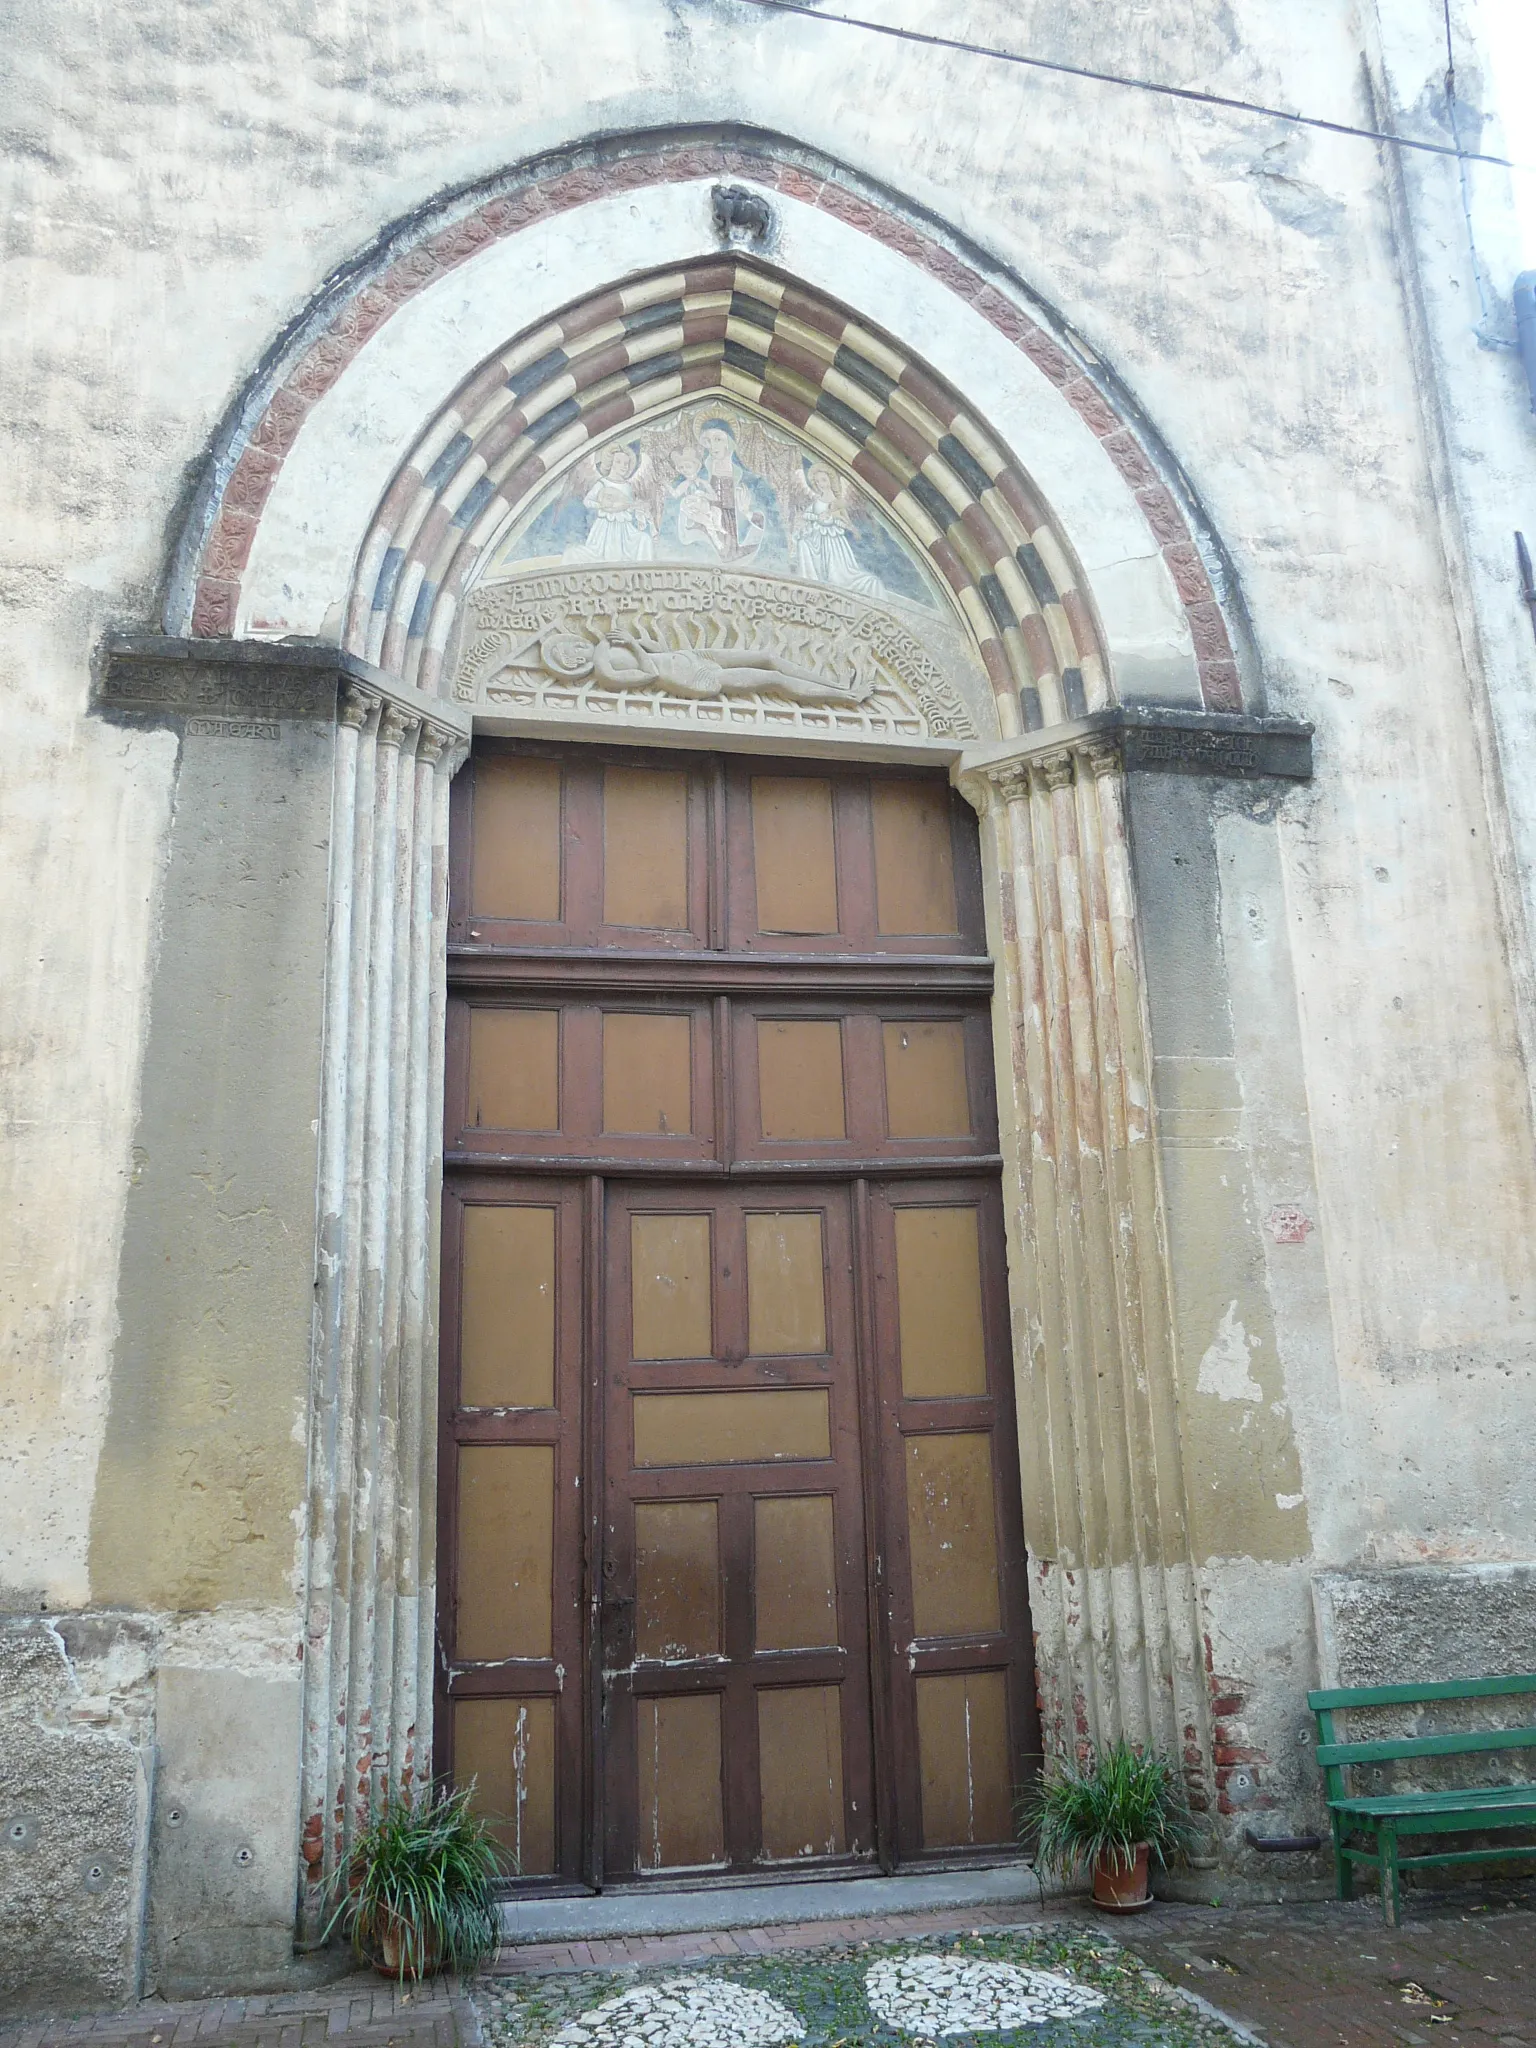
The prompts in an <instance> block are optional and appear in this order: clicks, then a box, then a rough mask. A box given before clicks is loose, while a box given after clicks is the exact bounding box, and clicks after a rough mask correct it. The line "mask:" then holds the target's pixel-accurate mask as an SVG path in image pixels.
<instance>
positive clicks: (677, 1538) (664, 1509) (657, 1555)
mask: <svg viewBox="0 0 1536 2048" xmlns="http://www.w3.org/2000/svg"><path fill="white" fill-rule="evenodd" d="M635 1582H636V1594H635V1655H636V1656H637V1657H649V1658H654V1659H658V1660H660V1661H661V1662H664V1663H668V1662H670V1663H675V1662H677V1661H678V1659H680V1658H691V1657H716V1656H718V1655H719V1654H720V1505H719V1502H718V1501H712V1500H644V1501H639V1502H637V1503H636V1506H635Z"/></svg>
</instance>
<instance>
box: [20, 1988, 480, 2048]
mask: <svg viewBox="0 0 1536 2048" xmlns="http://www.w3.org/2000/svg"><path fill="white" fill-rule="evenodd" d="M342 2037H344V2038H345V2039H346V2041H347V2043H348V2044H349V2048H480V2043H481V2039H482V2036H481V2031H480V2020H479V2016H478V2014H477V2013H476V2011H475V2008H474V2006H473V2005H472V2004H471V2002H470V2000H469V1999H468V1998H467V1997H466V1996H465V1995H464V1992H463V1989H462V1987H461V1986H460V1985H459V1983H458V1981H457V1980H456V1979H454V1978H448V1977H440V1978H437V1979H435V1980H434V1981H433V1982H431V1983H427V1984H417V1985H412V1986H410V1987H408V1988H407V1989H406V1990H404V1991H402V1990H401V1989H400V1987H399V1986H398V1985H396V1984H391V1983H388V1982H386V1981H384V1980H383V1979H381V1978H379V1977H377V1976H375V1975H373V1974H372V1973H371V1972H368V1973H364V1972H361V1971H359V1972H357V1973H355V1974H353V1975H349V1976H346V1977H343V1978H340V1979H339V1980H337V1981H336V1982H335V1983H332V1984H328V1985H326V1986H325V1988H324V1989H323V1990H319V1991H281V1992H268V1993H262V1994H253V1995H252V1996H251V1997H249V1998H209V1999H187V2000H185V2001H181V2000H178V2001H176V2002H175V2003H170V2002H167V2001H166V2000H163V1999H146V2000H145V2001H144V2002H143V2003H142V2004H140V2005H135V2006H130V2007H129V2008H128V2009H127V2010H126V2011H124V2012H115V2013H98V2014H91V2015H87V2016H85V2017H81V2018H75V2019H48V2020H30V2021H28V2020H22V2021H6V2022H0V2048H63V2044H65V2043H72V2042H77V2041H88V2042H89V2043H90V2044H91V2048H189V2044H191V2043H193V2042H195V2043H197V2048H320V2044H321V2043H323V2042H334V2041H336V2040H338V2039H340V2038H342Z"/></svg>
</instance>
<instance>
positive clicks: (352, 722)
mask: <svg viewBox="0 0 1536 2048" xmlns="http://www.w3.org/2000/svg"><path fill="white" fill-rule="evenodd" d="M382 701H383V700H382V698H381V697H380V696H379V693H378V691H377V690H370V689H367V688H365V687H364V685H363V684H361V683H351V682H348V683H343V684H342V686H341V696H340V698H339V699H338V701H337V705H336V723H337V724H338V725H345V726H350V727H351V729H352V730H353V731H354V732H360V731H361V730H362V728H363V727H364V726H365V725H366V724H367V723H368V714H369V712H370V711H375V710H377V709H378V706H379V705H380V703H382Z"/></svg>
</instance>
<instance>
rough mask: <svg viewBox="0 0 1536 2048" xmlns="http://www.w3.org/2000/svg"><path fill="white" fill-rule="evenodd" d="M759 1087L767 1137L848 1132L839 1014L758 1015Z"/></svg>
mask: <svg viewBox="0 0 1536 2048" xmlns="http://www.w3.org/2000/svg"><path fill="white" fill-rule="evenodd" d="M757 1089H758V1098H757V1099H758V1116H759V1119H760V1121H761V1124H762V1132H763V1136H764V1137H765V1138H768V1139H773V1140H776V1141H778V1142H779V1143H781V1144H783V1143H787V1142H789V1141H790V1140H792V1139H796V1138H800V1139H804V1138H815V1139H820V1140H830V1139H836V1138H845V1137H846V1136H847V1135H848V1113H847V1105H846V1101H845V1098H844V1092H843V1027H842V1025H841V1024H840V1023H839V1022H838V1021H837V1019H836V1018H835V1017H830V1018H810V1019H804V1020H799V1021H797V1020H795V1019H793V1018H787V1017H759V1018H758V1020H757Z"/></svg>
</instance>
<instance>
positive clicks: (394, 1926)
mask: <svg viewBox="0 0 1536 2048" xmlns="http://www.w3.org/2000/svg"><path fill="white" fill-rule="evenodd" d="M407 1940H408V1936H407V1934H406V1932H405V1929H404V1927H403V1926H402V1923H401V1922H400V1921H398V1920H395V1919H392V1918H391V1919H388V1920H385V1921H384V1922H383V1923H382V1924H381V1925H380V1928H379V1946H378V1952H377V1954H376V1956H375V1957H374V1964H373V1967H374V1968H375V1969H376V1970H377V1971H378V1973H379V1975H380V1976H381V1977H394V1978H395V1979H397V1980H398V1978H399V1976H400V1951H401V1949H402V1948H403V1947H405V1946H406V1942H407ZM424 1947H425V1951H426V1952H425V1954H424V1955H422V1959H421V1960H422V1967H421V1972H420V1976H421V1977H431V1976H435V1975H436V1972H437V1967H438V1962H439V1957H438V1953H437V1944H436V1942H435V1941H433V1940H432V1939H431V1937H430V1936H429V1937H428V1939H427V1941H426V1943H425V1944H424ZM418 1952H419V1951H418ZM405 1981H406V1983H407V1984H410V1983H413V1982H419V1981H420V1978H419V1977H418V1976H417V1975H416V1973H415V1972H414V1971H411V1970H407V1971H406V1973H405Z"/></svg>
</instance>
